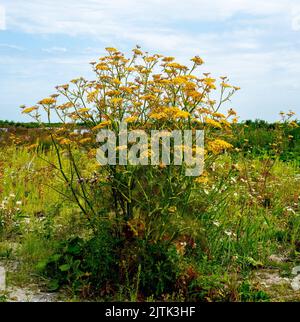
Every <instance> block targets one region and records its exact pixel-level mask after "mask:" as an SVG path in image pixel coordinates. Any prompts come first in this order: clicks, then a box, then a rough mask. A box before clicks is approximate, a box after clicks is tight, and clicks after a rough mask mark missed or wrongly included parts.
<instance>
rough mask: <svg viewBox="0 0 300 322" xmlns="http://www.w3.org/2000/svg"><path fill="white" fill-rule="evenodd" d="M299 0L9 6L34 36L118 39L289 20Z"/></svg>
mask: <svg viewBox="0 0 300 322" xmlns="http://www.w3.org/2000/svg"><path fill="white" fill-rule="evenodd" d="M295 1H296V0H264V1H261V0H252V1H249V0H215V1H207V0H186V1H174V0H86V1H84V2H83V1H81V0H65V1H63V2H62V1H60V0H39V1H37V0H28V1H23V0H13V1H12V0H9V1H8V0H4V3H6V5H7V8H8V10H7V12H8V24H9V26H10V27H11V28H17V29H20V30H23V31H25V32H31V33H62V34H69V35H74V34H92V35H98V36H99V37H106V36H111V35H113V36H117V34H118V33H119V32H122V31H124V30H125V31H128V32H131V31H135V30H136V29H142V30H143V32H147V30H148V31H150V30H152V29H157V28H155V26H157V25H158V24H159V25H160V28H162V27H163V26H167V25H168V24H170V23H172V22H174V21H177V22H178V21H197V22H201V21H204V22H205V21H218V22H220V21H222V20H225V19H228V18H230V17H233V16H234V15H236V14H240V13H242V14H250V15H263V16H270V15H280V16H281V17H283V16H284V15H290V14H291V10H292V5H293V4H295Z"/></svg>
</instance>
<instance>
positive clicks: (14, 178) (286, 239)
mask: <svg viewBox="0 0 300 322" xmlns="http://www.w3.org/2000/svg"><path fill="white" fill-rule="evenodd" d="M253 126H254V125H253ZM257 131H260V133H261V132H263V131H267V130H266V129H261V128H260V129H259V130H257ZM32 133H34V132H32ZM251 133H252V134H253V131H252V132H251ZM3 135H4V134H3ZM6 135H7V134H6ZM37 135H39V134H37ZM269 135H271V134H270V133H269V132H268V136H269ZM25 136H26V135H25ZM22 137H24V133H23V132H22V131H21V134H18V133H14V134H13V136H12V137H11V138H12V141H11V142H7V140H5V142H6V144H5V145H4V144H3V145H2V148H1V151H0V225H1V226H0V236H1V243H0V257H1V259H2V260H3V261H8V262H9V261H17V262H18V263H19V265H18V267H17V270H16V271H14V272H11V273H9V277H8V283H10V284H13V285H19V286H22V285H23V286H24V285H28V284H30V283H33V282H34V283H38V284H40V285H42V287H43V288H44V289H45V290H50V291H57V290H58V289H61V288H62V289H63V290H64V292H65V294H66V298H67V299H80V298H88V299H99V298H100V299H101V300H116V301H118V300H131V301H135V300H146V301H147V300H157V299H160V300H166V301H168V300H197V301H272V300H279V301H281V300H282V301H284V300H286V299H287V300H299V299H300V293H299V292H297V291H293V290H292V289H291V286H290V285H289V284H288V283H287V284H283V285H277V284H276V283H274V285H273V284H271V285H269V287H267V288H266V287H265V284H264V280H263V278H260V277H259V276H260V275H259V274H260V273H267V274H273V276H274V274H275V276H276V274H277V275H278V278H281V277H286V278H289V277H292V275H291V271H292V268H293V267H294V266H296V265H297V264H299V262H300V257H299V253H300V213H299V211H300V210H299V202H300V195H299V193H300V191H299V187H300V169H299V162H297V157H296V156H295V155H294V156H293V157H292V158H290V160H281V158H280V157H272V156H271V157H270V156H268V154H267V152H266V151H264V153H260V155H258V154H257V155H255V156H254V154H253V153H249V152H245V151H243V150H242V151H240V152H234V153H233V152H232V153H225V154H223V155H221V156H219V157H218V159H217V160H216V161H215V162H214V163H213V164H212V165H211V166H210V167H211V169H210V173H211V174H210V180H209V181H208V182H205V183H204V184H202V185H201V187H197V186H196V187H195V188H194V189H193V190H192V194H193V200H194V201H193V203H192V205H191V206H190V207H189V208H188V209H186V212H185V213H181V214H180V215H179V214H177V213H176V209H175V208H174V209H169V214H168V216H169V217H170V220H169V222H168V224H169V225H170V227H164V226H163V223H161V222H160V221H159V220H158V219H157V221H156V224H157V225H160V227H159V228H160V229H164V233H163V234H160V235H159V236H163V239H165V240H162V239H159V238H157V239H156V240H155V241H154V240H147V242H145V240H146V237H145V232H144V229H145V227H143V225H147V223H146V222H145V218H144V217H143V216H141V215H140V214H135V217H134V219H132V220H131V222H130V224H129V225H128V227H126V228H127V230H125V231H122V232H119V233H116V232H115V231H114V233H113V235H112V231H113V230H114V227H113V226H114V225H115V224H116V223H115V222H116V220H117V218H116V216H115V214H114V213H113V211H111V212H110V213H105V214H102V217H101V218H102V219H101V221H100V225H101V227H98V233H97V235H96V237H95V235H94V234H93V232H92V231H91V227H90V226H89V225H88V220H87V218H86V217H85V216H84V215H83V214H82V212H81V211H80V209H78V207H77V206H76V205H75V204H74V202H73V201H72V200H70V196H69V192H68V187H67V186H66V184H65V183H64V181H63V180H62V178H61V175H60V173H59V171H58V170H57V168H55V166H53V164H54V165H55V164H56V163H57V160H56V154H55V151H54V148H53V147H51V146H50V147H49V148H47V149H44V150H40V151H39V153H38V154H37V153H36V152H37V151H36V150H37V149H41V148H39V147H33V148H30V144H29V143H27V144H23V143H18V142H24V140H23V139H22ZM259 137H261V136H259ZM249 139H251V138H249ZM16 140H18V141H17V143H16ZM243 140H244V138H243ZM252 140H253V138H252ZM28 146H29V147H28ZM253 148H254V149H255V148H257V146H253ZM244 150H246V149H244ZM260 152H261V151H260ZM285 152H287V151H285ZM62 162H63V163H65V166H66V167H67V168H68V156H67V154H66V155H65V156H64V157H63V158H62ZM80 165H81V166H82V169H83V170H82V171H83V174H84V176H89V175H90V174H91V173H93V172H94V171H100V170H99V166H98V165H97V163H96V162H95V160H94V158H90V157H89V156H88V155H87V154H84V153H82V154H81V156H80ZM97 198H100V200H99V202H100V203H102V205H103V206H102V207H103V209H104V211H107V205H106V203H107V201H108V200H107V198H106V196H105V194H102V195H101V196H98V197H97ZM100 208H101V207H100ZM149 225H150V223H149ZM173 232H174V233H175V232H176V234H173V235H172V237H171V234H172V233H173ZM152 238H153V239H154V237H152ZM120 242H121V243H126V245H127V246H128V247H127V248H126V249H124V248H121V247H120V245H119V243H120ZM136 255H137V256H139V260H136V258H135V256H136ZM119 261H120V262H119ZM115 266H117V268H116V267H115ZM112 267H114V268H115V271H114V270H113V269H112ZM116 274H117V275H116ZM114 280H115V281H116V280H117V281H118V282H117V283H114ZM95 286H96V287H95Z"/></svg>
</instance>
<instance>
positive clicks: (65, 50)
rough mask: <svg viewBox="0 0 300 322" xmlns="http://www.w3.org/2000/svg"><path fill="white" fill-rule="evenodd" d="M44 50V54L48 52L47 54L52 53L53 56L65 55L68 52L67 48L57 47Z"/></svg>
mask: <svg viewBox="0 0 300 322" xmlns="http://www.w3.org/2000/svg"><path fill="white" fill-rule="evenodd" d="M42 50H43V51H44V52H46V53H51V54H53V53H65V52H67V48H65V47H56V46H54V47H50V48H43V49H42Z"/></svg>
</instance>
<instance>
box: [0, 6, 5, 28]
mask: <svg viewBox="0 0 300 322" xmlns="http://www.w3.org/2000/svg"><path fill="white" fill-rule="evenodd" d="M5 29H6V15H5V7H4V6H2V5H0V30H5Z"/></svg>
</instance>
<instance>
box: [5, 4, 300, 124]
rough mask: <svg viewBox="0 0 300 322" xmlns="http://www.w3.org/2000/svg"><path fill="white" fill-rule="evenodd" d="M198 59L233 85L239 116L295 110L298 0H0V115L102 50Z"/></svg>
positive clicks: (85, 72) (299, 86) (13, 113)
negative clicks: (135, 49) (237, 89)
mask: <svg viewBox="0 0 300 322" xmlns="http://www.w3.org/2000/svg"><path fill="white" fill-rule="evenodd" d="M136 44H139V45H141V46H142V48H143V49H144V50H148V51H149V52H152V53H161V54H165V55H171V56H175V57H176V58H177V60H178V61H179V62H183V63H187V62H188V60H189V58H191V57H193V56H195V55H200V56H201V57H202V58H203V59H204V60H205V62H206V64H205V65H204V66H203V67H202V70H201V72H207V71H210V72H212V73H213V75H214V76H216V77H217V76H221V75H227V76H229V78H230V80H231V83H233V84H234V85H238V86H240V87H242V90H241V91H240V92H238V93H237V94H236V96H235V97H234V98H233V99H232V102H231V103H230V107H232V108H235V109H236V110H237V111H238V113H239V115H240V117H241V119H242V120H243V119H250V118H252V119H255V118H260V119H266V120H269V121H273V120H276V119H278V113H279V112H280V111H281V110H284V111H288V110H289V109H292V110H293V111H295V112H296V113H297V114H298V117H299V115H300V1H299V0H263V1H262V0H210V1H207V0H185V1H180V2H179V1H175V0H85V1H82V0H64V1H58V0H27V1H24V0H0V95H1V102H0V119H9V120H25V121H26V120H28V119H27V118H26V117H25V116H22V115H21V113H20V109H19V106H20V105H21V104H26V105H33V104H34V103H36V102H37V101H38V100H39V99H40V98H43V97H45V96H48V95H49V94H52V93H54V92H55V91H54V87H55V86H56V85H58V84H62V83H66V82H67V81H69V80H70V79H73V78H75V77H78V76H84V77H88V78H92V77H93V74H92V72H91V71H90V65H89V64H88V63H89V62H90V61H91V60H95V59H97V58H98V57H99V56H101V55H102V54H104V48H105V47H106V46H114V47H117V48H118V49H119V50H121V51H124V52H128V53H129V51H130V50H131V49H132V48H133V47H134V46H135V45H136Z"/></svg>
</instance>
